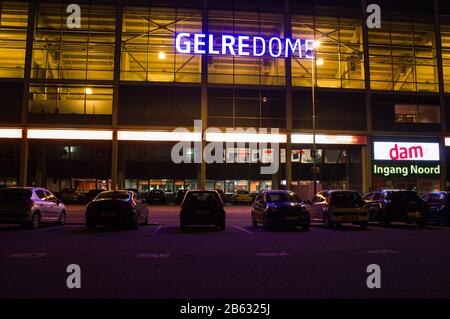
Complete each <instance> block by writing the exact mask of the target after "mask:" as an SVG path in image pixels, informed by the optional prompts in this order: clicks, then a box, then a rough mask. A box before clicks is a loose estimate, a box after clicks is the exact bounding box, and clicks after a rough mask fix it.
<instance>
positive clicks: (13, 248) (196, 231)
mask: <svg viewBox="0 0 450 319" xmlns="http://www.w3.org/2000/svg"><path fill="white" fill-rule="evenodd" d="M178 210H179V209H178V207H177V206H174V205H165V206H149V212H150V225H147V226H142V227H140V228H139V229H138V230H121V229H115V228H111V227H99V228H98V229H97V230H95V231H88V230H87V229H86V227H85V226H84V219H83V212H84V207H83V206H77V205H74V206H68V213H69V216H68V223H67V224H66V225H65V226H62V227H59V226H56V225H45V226H42V227H41V228H39V229H37V230H28V229H23V228H22V227H20V226H15V225H0V287H1V289H0V298H140V299H141V298H151V299H160V298H161V299H162V298H289V299H292V298H295V299H297V298H301V299H305V298H306V299H309V298H352V299H355V298H356V299H358V298H449V297H450V289H449V287H450V272H449V269H450V258H448V253H449V252H450V228H448V227H441V226H439V227H438V226H429V227H427V228H425V229H419V228H417V227H416V226H415V225H414V224H404V223H399V224H394V225H392V226H391V227H389V228H383V227H379V226H377V225H370V227H369V228H368V229H367V230H362V229H360V227H358V226H353V225H348V226H345V225H344V226H342V227H339V228H336V229H331V230H329V229H325V228H324V227H323V226H322V225H321V224H320V223H314V224H313V225H312V227H311V229H310V230H309V231H307V232H304V231H302V230H300V229H296V228H294V229H276V230H271V231H265V230H263V229H262V228H259V227H256V228H255V227H252V226H251V220H250V206H227V207H226V212H227V224H226V229H225V231H217V230H216V229H215V228H210V227H194V228H191V229H189V230H188V231H186V232H180V231H179V229H178V224H179V220H178ZM71 264H76V265H78V266H79V267H80V273H81V276H80V283H81V288H79V289H77V288H74V289H69V288H68V287H67V277H68V276H69V275H70V273H68V272H67V267H68V265H71ZM372 264H376V265H378V266H379V267H380V274H381V275H380V284H381V288H374V289H369V288H368V286H367V283H366V281H367V278H368V276H369V275H370V274H369V273H368V272H367V267H368V266H369V265H372Z"/></svg>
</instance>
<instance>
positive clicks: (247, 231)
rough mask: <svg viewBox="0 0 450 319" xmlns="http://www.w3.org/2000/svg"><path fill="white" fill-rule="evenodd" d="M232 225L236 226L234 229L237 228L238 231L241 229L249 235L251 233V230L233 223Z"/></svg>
mask: <svg viewBox="0 0 450 319" xmlns="http://www.w3.org/2000/svg"><path fill="white" fill-rule="evenodd" d="M233 227H234V228H236V229H239V230H240V231H243V232H244V233H247V234H250V235H251V234H253V232H251V231H249V230H247V229H245V228H242V227H239V226H237V225H233Z"/></svg>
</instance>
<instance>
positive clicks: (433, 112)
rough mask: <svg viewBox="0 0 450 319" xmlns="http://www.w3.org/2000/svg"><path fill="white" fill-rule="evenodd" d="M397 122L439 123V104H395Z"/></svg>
mask: <svg viewBox="0 0 450 319" xmlns="http://www.w3.org/2000/svg"><path fill="white" fill-rule="evenodd" d="M395 122H397V123H439V122H440V109H439V105H415V104H396V105H395Z"/></svg>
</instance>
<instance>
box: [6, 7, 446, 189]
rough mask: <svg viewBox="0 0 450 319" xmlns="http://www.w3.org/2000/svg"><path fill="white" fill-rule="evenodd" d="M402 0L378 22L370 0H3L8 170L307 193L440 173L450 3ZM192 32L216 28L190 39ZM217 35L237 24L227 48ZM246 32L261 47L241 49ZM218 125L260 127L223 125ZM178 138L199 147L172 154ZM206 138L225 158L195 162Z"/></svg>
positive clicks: (81, 183) (428, 180) (436, 177)
mask: <svg viewBox="0 0 450 319" xmlns="http://www.w3.org/2000/svg"><path fill="white" fill-rule="evenodd" d="M392 2H393V1H390V2H388V1H378V2H377V3H378V4H380V6H381V9H382V11H381V12H382V15H381V28H379V29H377V28H374V29H370V28H368V26H367V24H366V18H367V16H368V13H367V12H366V3H365V1H334V2H333V1H325V0H324V1H294V0H291V1H289V0H285V1H268V0H259V1H256V0H247V1H237V0H236V1H231V0H221V1H216V0H214V1H213V0H187V1H174V0H172V1H147V0H118V1H116V0H112V1H111V0H109V1H81V0H80V1H78V3H79V7H80V9H81V11H80V12H81V18H80V25H79V28H78V27H73V26H74V25H73V23H75V24H76V22H77V21H76V19H75V16H73V13H74V12H76V10H75V11H73V10H72V9H73V8H68V5H69V4H70V2H64V1H51V0H48V1H37V0H36V1H12V0H10V1H8V0H7V1H1V2H0V101H1V102H0V108H1V112H0V185H6V186H14V185H32V184H34V185H39V186H44V187H48V188H49V189H51V190H53V191H60V190H61V189H64V188H77V189H79V190H80V191H87V190H89V189H92V188H137V189H139V190H143V191H144V190H149V189H151V188H159V189H164V190H165V191H166V192H168V193H173V192H176V191H177V190H178V189H180V188H197V187H207V188H220V189H223V190H224V191H225V192H226V193H232V192H234V191H235V190H237V189H245V190H249V191H251V192H256V191H258V190H261V189H266V188H280V187H284V188H286V187H287V188H291V189H294V190H296V191H298V192H299V193H300V194H301V195H302V196H304V197H311V195H312V189H313V188H312V183H313V180H314V175H316V178H317V187H318V189H321V188H323V189H324V188H349V189H355V190H358V191H360V192H366V191H368V190H371V189H379V188H393V187H402V188H409V189H417V190H418V191H420V192H426V191H430V190H437V189H446V188H447V187H448V186H450V184H448V182H447V180H448V174H449V172H450V170H449V169H448V163H450V161H449V156H450V152H449V150H448V149H447V148H446V146H447V145H449V146H450V139H447V143H446V137H447V136H448V137H450V126H449V125H450V124H449V120H450V119H449V117H450V110H449V107H450V6H449V4H448V3H447V2H446V1H443V0H442V1H438V0H434V1H429V2H427V3H423V2H419V1H417V3H414V1H410V2H409V6H408V7H404V6H402V5H401V4H395V3H392ZM71 23H72V24H71ZM180 33H188V34H190V35H195V34H203V35H205V38H201V37H200V38H198V39H197V40H199V42H195V41H194V40H193V38H190V39H186V38H185V39H184V40H183V41H184V42H182V43H184V44H185V45H186V46H188V45H189V47H190V48H191V49H192V50H189V51H186V50H185V51H184V52H181V51H182V50H179V48H177V44H176V38H177V35H178V34H180ZM208 35H212V36H214V38H211V39H209V38H208ZM223 35H229V36H230V37H234V38H236V39H237V40H236V43H235V44H234V45H232V47H231V48H229V50H228V52H226V50H225V51H222V50H223V48H222V46H221V45H222V44H223V42H222V43H221V42H220V41H221V40H220V39H221V37H222V36H223ZM240 36H244V37H248V38H254V37H259V38H261V39H263V40H261V41H262V42H264V41H266V42H264V43H265V46H266V47H265V48H266V49H267V50H266V52H265V53H261V55H256V56H255V55H252V54H248V55H246V54H245V52H244V53H243V51H242V50H241V51H242V52H241V51H239V50H240V49H239V42H238V41H240V40H239V37H240ZM274 37H275V38H279V39H286V38H290V39H302V42H301V44H300V47H299V51H298V54H291V55H287V54H286V55H285V54H282V55H281V53H280V54H278V55H279V56H277V52H279V51H278V50H281V48H280V47H277V46H276V43H275V45H273V42H269V41H270V40H269V39H272V38H274ZM202 39H203V41H205V42H204V47H206V48H209V50H205V52H204V53H203V51H202V50H201V48H200V47H199V46H198V44H199V43H200V44H201V43H202ZM246 39H247V38H244V40H246ZM306 39H309V40H313V41H316V42H314V44H315V43H317V41H319V43H320V46H319V45H317V46H316V47H315V48H314V58H307V57H306V56H307V55H308V54H311V52H307V49H308V48H307V46H306ZM244 40H242V41H244ZM262 42H261V43H262ZM275 42H276V41H275ZM196 43H197V47H195V45H196ZM241 44H242V43H241ZM243 47H244V48H247V49H248V50H249V51H250V52H257V51H258V50H260V49H261V47H260V46H258V47H257V46H256V44H255V45H252V43H250V42H249V43H247V46H246V45H243ZM283 48H284V49H286V47H285V46H283ZM232 49H235V50H236V51H235V52H234V54H232V53H231V52H232V51H233V50H232ZM253 49H254V50H256V51H252V50H253ZM291 49H292V48H291ZM302 50H303V51H302ZM294 51H295V50H292V52H294ZM211 52H219V53H217V54H215V53H211ZM236 52H239V53H236ZM261 52H262V51H261ZM280 52H281V51H280ZM240 53H241V54H240ZM313 105H314V107H313ZM313 109H315V111H313ZM313 114H315V115H316V120H315V125H313ZM195 120H201V124H200V130H199V131H198V130H196V129H195V124H194V121H195ZM211 127H214V128H217V130H220V131H222V132H224V133H226V132H227V131H226V129H236V128H242V129H243V130H247V129H249V128H254V129H255V130H256V132H255V133H254V134H245V132H244V133H242V134H240V133H239V131H238V133H237V134H235V135H233V134H231V133H229V134H228V135H227V134H223V135H220V134H219V136H220V137H219V139H218V140H214V139H213V138H208V135H207V134H206V133H205V130H206V129H208V128H211ZM177 128H184V129H185V130H186V132H184V133H177V132H173V131H174V130H175V129H177ZM265 129H269V130H268V132H269V133H274V132H275V130H271V129H277V131H278V132H277V133H276V134H273V135H270V136H267V135H264V134H263V133H264V132H265ZM248 132H250V130H249V131H247V133H248ZM211 136H212V135H211ZM233 136H234V137H236V136H239V138H237V139H235V140H233ZM313 137H314V138H313ZM220 138H222V139H220ZM229 140H233V141H239V142H241V144H240V145H231V144H226V142H227V141H228V142H229ZM313 140H315V142H316V143H315V144H316V151H315V152H314V151H313V149H314V147H313V145H312V143H313ZM180 141H184V142H189V143H191V142H192V143H191V144H192V148H191V149H189V150H188V151H187V152H185V154H184V156H185V157H186V158H188V159H190V162H189V161H187V162H185V163H176V162H174V159H173V156H171V155H173V154H172V152H173V149H174V146H175V145H177V143H179V142H180ZM211 141H216V142H217V141H218V142H220V143H223V154H221V156H219V157H222V159H223V161H222V162H219V163H209V164H208V163H206V162H205V161H204V160H203V161H201V162H196V161H195V145H196V144H195V143H197V146H198V145H200V146H202V147H203V148H205V147H207V145H208V143H209V142H211ZM255 141H256V142H267V143H268V145H267V146H266V147H264V148H261V147H258V149H255V147H254V145H252V144H251V142H255ZM271 142H272V143H271ZM276 149H279V150H280V151H279V152H276V151H275V150H276ZM274 156H277V158H279V161H280V167H279V169H278V170H277V172H276V173H274V174H263V173H262V172H261V167H262V166H266V165H267V163H271V162H273V161H274ZM314 157H315V160H314ZM314 162H315V163H314ZM314 167H316V169H315V170H314V169H313V168H314Z"/></svg>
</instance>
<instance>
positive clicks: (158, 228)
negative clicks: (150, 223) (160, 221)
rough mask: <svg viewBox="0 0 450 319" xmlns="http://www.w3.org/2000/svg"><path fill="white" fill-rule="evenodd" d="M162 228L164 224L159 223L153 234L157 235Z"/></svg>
mask: <svg viewBox="0 0 450 319" xmlns="http://www.w3.org/2000/svg"><path fill="white" fill-rule="evenodd" d="M161 228H163V226H162V225H158V227H156V229H155V230H153V231H152V234H153V235H156V234H157V233H158V232H159V230H160V229H161Z"/></svg>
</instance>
